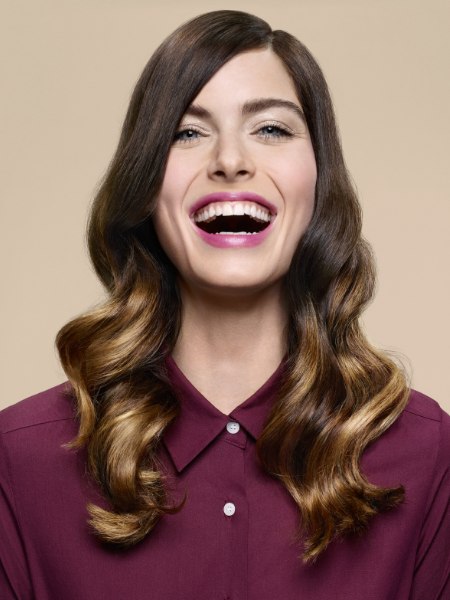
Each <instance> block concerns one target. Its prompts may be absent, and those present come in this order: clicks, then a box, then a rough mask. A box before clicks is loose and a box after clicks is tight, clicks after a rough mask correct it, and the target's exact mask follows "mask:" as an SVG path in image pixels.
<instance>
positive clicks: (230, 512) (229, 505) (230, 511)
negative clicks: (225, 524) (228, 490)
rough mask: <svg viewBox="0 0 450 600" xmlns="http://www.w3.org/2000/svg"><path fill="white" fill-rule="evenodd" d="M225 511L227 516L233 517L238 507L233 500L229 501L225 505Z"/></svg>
mask: <svg viewBox="0 0 450 600" xmlns="http://www.w3.org/2000/svg"><path fill="white" fill-rule="evenodd" d="M223 512H224V513H225V514H226V515H227V517H232V516H233V515H234V513H235V512H236V507H235V505H234V504H233V503H232V502H227V503H226V504H225V506H224V507H223Z"/></svg>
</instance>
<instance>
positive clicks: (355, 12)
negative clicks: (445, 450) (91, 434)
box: [0, 0, 450, 410]
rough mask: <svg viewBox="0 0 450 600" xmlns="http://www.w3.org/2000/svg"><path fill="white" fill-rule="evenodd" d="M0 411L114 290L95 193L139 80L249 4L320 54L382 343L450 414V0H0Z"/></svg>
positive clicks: (30, 386) (38, 383)
mask: <svg viewBox="0 0 450 600" xmlns="http://www.w3.org/2000/svg"><path fill="white" fill-rule="evenodd" d="M0 8H1V18H0V23H1V25H0V28H1V30H0V55H1V57H2V58H1V61H2V64H1V72H0V75H1V85H2V93H1V100H0V102H1V136H0V139H1V142H0V143H1V152H2V156H1V160H0V168H1V178H0V182H1V183H0V185H1V223H2V234H1V237H0V243H1V253H0V255H1V261H2V264H1V275H2V295H1V365H2V375H1V392H0V405H1V406H6V405H8V404H12V403H13V402H16V401H17V400H19V399H21V398H23V397H25V396H27V395H30V394H32V393H34V392H37V391H40V390H42V389H45V388H47V387H50V386H52V385H54V384H56V383H58V382H60V381H62V380H63V379H64V374H63V373H62V371H61V369H60V367H59V366H58V362H57V359H56V355H55V351H54V347H53V340H54V336H55V334H56V332H57V330H58V329H59V327H60V326H61V325H62V324H63V323H64V322H66V321H67V320H68V319H69V318H71V317H73V316H74V315H76V314H78V313H79V312H81V311H83V310H84V309H85V308H87V307H88V306H90V305H92V304H93V303H95V302H97V301H98V300H99V299H101V297H102V290H101V288H100V286H99V284H98V283H97V281H96V279H95V277H94V275H93V273H92V270H91V268H90V265H89V262H88V259H87V254H86V251H85V248H84V227H85V221H86V216H87V210H88V206H89V203H90V201H91V199H92V196H93V194H94V191H95V187H96V185H97V182H98V180H99V179H100V177H101V175H102V174H103V172H104V171H105V168H106V166H107V164H108V161H109V160H110V158H111V156H112V153H113V151H114V148H115V144H116V142H117V139H118V134H119V130H120V127H121V123H122V119H123V116H124V113H125V110H126V106H127V103H128V99H129V96H130V93H131V90H132V87H133V85H134V83H135V81H136V79H137V77H138V76H139V74H140V72H141V70H142V68H143V66H144V64H145V62H146V61H147V59H148V57H149V56H150V54H151V53H152V51H153V50H154V49H155V47H156V46H157V44H158V43H159V42H160V41H161V40H162V39H163V38H164V37H165V36H166V35H167V34H168V33H170V32H171V31H172V30H173V29H174V28H175V27H176V26H177V25H179V24H180V23H181V22H183V21H185V20H186V19H188V18H190V17H192V16H194V15H196V14H199V13H201V12H205V11H206V10H212V9H218V8H238V9H241V10H247V11H249V12H254V13H255V14H258V15H260V16H261V17H263V18H266V19H267V20H268V21H269V23H270V24H271V25H272V26H273V27H274V28H281V29H286V30H287V31H290V32H291V33H293V34H294V35H296V36H297V37H299V38H300V39H301V40H302V41H303V42H305V43H306V45H307V46H308V47H309V48H310V49H311V50H312V52H313V54H314V55H315V56H316V58H317V59H318V61H319V63H320V64H321V65H322V67H323V70H324V72H325V75H326V77H327V79H328V82H329V84H330V87H331V91H332V94H333V97H334V101H335V106H336V111H337V116H338V121H339V124H340V129H341V133H342V138H343V145H344V151H345V154H346V158H347V162H348V165H349V168H350V171H351V173H352V175H353V178H354V180H355V183H356V185H357V187H358V190H359V193H360V197H361V202H362V204H363V208H364V217H365V227H364V230H365V235H366V237H367V238H368V239H369V240H370V242H371V243H372V245H373V247H374V250H375V253H376V257H377V262H378V270H379V285H378V293H377V297H376V300H375V302H374V303H373V305H372V306H371V307H370V308H369V310H368V311H367V312H366V315H365V318H364V321H365V325H366V329H367V332H368V335H369V337H370V339H371V340H372V341H373V342H374V343H376V344H378V345H380V346H382V347H384V348H387V349H390V350H393V351H396V352H400V353H401V354H402V355H404V356H405V357H407V359H408V363H409V369H410V372H411V375H412V382H413V385H414V387H416V389H419V390H421V391H423V392H425V393H427V394H428V395H431V396H433V397H434V398H436V399H437V400H438V401H440V402H441V404H442V405H443V406H444V407H446V409H447V410H449V409H450V395H449V394H448V391H447V390H448V385H447V372H446V370H447V368H448V339H449V317H448V313H449V287H450V282H449V269H448V258H449V256H448V246H449V244H448V226H449V223H450V219H449V207H450V202H449V192H448V190H449V183H450V182H449V172H450V169H449V166H448V163H449V158H450V152H449V146H450V119H449V106H450V85H449V81H450V78H449V63H450V60H449V56H450V36H448V29H449V21H450V19H449V17H450V3H448V2H447V1H444V0H442V1H440V0H427V2H424V1H423V0H335V1H332V0H296V1H294V0H277V1H276V2H274V1H273V0H270V1H261V0H260V1H258V2H256V1H254V2H251V1H246V0H241V1H239V2H227V3H224V2H217V1H215V0H209V1H208V2H202V1H200V0H189V1H185V2H181V1H180V2H176V1H175V0H165V1H163V2H160V1H158V2H152V1H149V0H147V1H145V0H116V1H114V0H109V1H107V0H76V1H75V0H72V1H69V0H54V1H50V0H28V1H23V0H22V1H21V0H11V1H10V2H6V1H5V0H0Z"/></svg>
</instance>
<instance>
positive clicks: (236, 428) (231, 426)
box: [227, 421, 240, 433]
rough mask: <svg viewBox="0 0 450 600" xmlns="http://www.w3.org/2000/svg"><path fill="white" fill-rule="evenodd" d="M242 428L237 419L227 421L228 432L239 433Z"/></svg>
mask: <svg viewBox="0 0 450 600" xmlns="http://www.w3.org/2000/svg"><path fill="white" fill-rule="evenodd" d="M239 429H240V425H239V423H236V422H235V421H230V422H229V423H227V431H228V433H237V432H238V431H239Z"/></svg>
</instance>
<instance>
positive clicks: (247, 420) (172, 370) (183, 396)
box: [164, 356, 284, 472]
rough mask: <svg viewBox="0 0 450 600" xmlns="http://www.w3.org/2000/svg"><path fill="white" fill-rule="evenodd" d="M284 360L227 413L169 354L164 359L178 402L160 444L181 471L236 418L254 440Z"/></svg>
mask: <svg viewBox="0 0 450 600" xmlns="http://www.w3.org/2000/svg"><path fill="white" fill-rule="evenodd" d="M283 365H284V363H281V364H280V366H279V367H278V368H277V370H276V371H275V372H274V373H273V374H272V375H271V377H270V378H269V379H268V380H267V381H266V382H265V383H264V385H263V386H262V387H260V388H259V390H257V391H256V392H255V393H254V394H252V395H251V396H250V397H249V398H247V400H245V401H244V402H242V404H240V405H239V406H237V407H236V408H235V409H234V410H233V411H232V412H231V413H230V414H229V415H225V414H224V413H222V412H220V410H219V409H217V408H216V407H215V406H214V405H213V404H211V402H209V400H207V399H206V398H205V397H204V396H203V395H202V394H201V393H200V392H199V391H198V390H197V389H196V388H195V387H194V386H193V385H192V384H191V382H190V381H189V380H188V379H187V378H186V377H185V375H184V374H183V373H182V372H181V371H180V369H179V368H178V366H177V365H176V363H175V361H174V360H173V358H172V357H170V356H169V357H168V358H167V359H166V367H167V374H168V377H169V380H170V382H171V384H172V388H173V390H174V392H175V395H176V396H177V398H178V401H179V403H180V412H179V414H178V416H177V417H176V418H175V420H174V421H173V422H172V423H171V424H170V425H169V426H168V428H167V430H166V431H165V432H164V444H165V446H166V448H167V450H168V452H169V454H170V456H171V458H172V460H173V462H174V464H175V467H176V468H177V470H178V472H180V471H182V470H183V469H184V468H185V467H186V466H187V465H188V464H189V463H190V462H192V461H193V460H194V458H196V457H197V456H198V455H199V454H200V452H202V450H204V449H205V448H206V446H207V445H208V444H210V443H211V442H212V441H213V440H214V439H215V438H216V437H217V436H218V435H219V434H220V433H221V432H222V431H223V430H224V428H225V427H226V425H227V423H228V422H229V421H230V420H232V421H237V422H238V423H239V424H240V425H241V426H242V427H244V429H245V430H246V431H247V432H248V433H249V434H250V435H251V436H252V437H253V438H254V439H255V440H256V439H257V438H258V437H259V436H260V435H261V433H262V430H263V428H264V425H265V422H266V419H267V417H268V415H269V411H270V409H271V407H272V404H273V401H274V399H275V395H276V392H277V390H278V388H279V385H280V381H281V375H282V371H283Z"/></svg>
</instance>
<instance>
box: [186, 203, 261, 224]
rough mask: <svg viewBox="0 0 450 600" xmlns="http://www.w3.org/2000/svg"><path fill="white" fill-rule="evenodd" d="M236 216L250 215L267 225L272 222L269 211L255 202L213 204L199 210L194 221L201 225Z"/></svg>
mask: <svg viewBox="0 0 450 600" xmlns="http://www.w3.org/2000/svg"><path fill="white" fill-rule="evenodd" d="M234 215H237V216H239V215H248V216H249V217H252V218H253V219H257V220H259V221H265V222H266V223H267V222H269V221H270V213H269V211H268V210H267V209H266V208H264V207H263V206H261V205H260V204H255V203H254V202H213V203H211V204H208V205H207V206H204V207H203V208H201V209H200V210H198V211H197V212H196V213H195V214H194V221H195V222H196V223H201V222H202V221H210V220H213V219H215V218H216V217H220V216H224V217H231V216H234Z"/></svg>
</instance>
